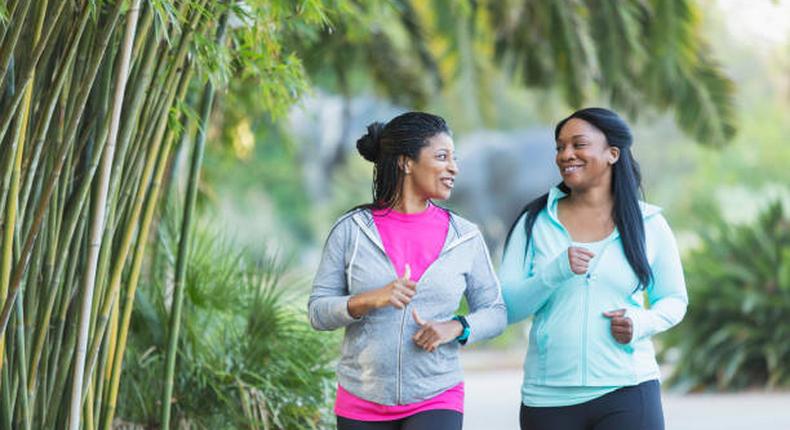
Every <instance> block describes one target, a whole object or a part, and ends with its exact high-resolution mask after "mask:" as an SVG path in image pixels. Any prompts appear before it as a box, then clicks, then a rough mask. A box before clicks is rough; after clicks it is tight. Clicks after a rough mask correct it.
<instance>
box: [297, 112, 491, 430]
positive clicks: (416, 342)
mask: <svg viewBox="0 0 790 430" xmlns="http://www.w3.org/2000/svg"><path fill="white" fill-rule="evenodd" d="M357 149H358V150H359V153H360V155H362V157H364V158H365V159H366V160H368V161H370V162H372V163H374V170H373V172H374V173H373V201H372V202H371V203H369V204H365V205H362V206H359V207H357V208H354V209H352V210H350V211H349V212H348V213H347V214H346V215H344V216H342V217H341V218H340V219H339V220H338V221H337V222H336V223H335V226H334V227H333V228H332V230H331V231H330V233H329V237H328V238H327V241H326V244H325V245H324V253H323V257H322V259H321V264H320V266H319V268H318V272H317V273H316V277H315V281H314V282H313V291H312V294H311V295H310V300H309V304H308V308H309V313H310V322H311V323H312V325H313V327H315V328H316V329H318V330H334V329H339V328H344V329H345V336H344V338H343V347H342V352H341V357H340V360H339V361H338V364H337V380H338V387H337V398H336V401H335V414H336V415H337V427H338V429H339V430H460V429H461V426H462V422H463V410H464V384H463V375H462V372H461V365H460V362H459V360H458V350H459V348H460V347H461V345H465V344H468V343H472V342H476V341H477V340H480V339H485V338H489V337H493V336H496V335H497V334H499V333H500V332H501V331H502V330H503V329H504V327H505V323H506V316H505V305H504V303H503V302H502V294H501V291H500V288H499V283H498V281H497V278H496V275H495V274H494V271H493V268H492V266H491V262H490V259H489V257H488V251H487V249H486V244H485V241H484V240H483V236H482V235H481V233H480V230H478V228H477V227H476V226H475V225H474V224H472V223H471V222H469V221H466V220H465V219H463V218H462V217H460V216H458V215H457V214H455V213H452V212H450V211H447V210H445V209H443V208H441V207H439V206H437V205H436V204H434V201H436V200H445V199H447V198H448V197H450V193H451V192H452V189H453V185H454V183H455V177H456V175H457V174H458V166H457V165H456V163H455V146H454V144H453V140H452V137H451V134H450V129H449V128H448V127H447V124H446V123H445V121H444V119H442V118H441V117H438V116H436V115H431V114H428V113H424V112H407V113H405V114H402V115H399V116H397V117H395V118H393V119H392V120H390V121H389V122H388V123H386V124H382V123H378V122H376V123H373V124H371V125H370V126H368V132H367V134H365V135H364V136H362V137H361V138H360V139H359V140H358V141H357ZM464 296H465V297H466V300H467V303H468V304H469V314H467V315H465V316H461V315H455V311H456V310H457V309H458V306H459V303H460V301H461V298H462V297H464Z"/></svg>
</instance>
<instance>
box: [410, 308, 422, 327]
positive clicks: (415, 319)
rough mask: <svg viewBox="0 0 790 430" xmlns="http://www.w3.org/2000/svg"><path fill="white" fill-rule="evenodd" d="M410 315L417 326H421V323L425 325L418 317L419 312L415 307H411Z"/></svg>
mask: <svg viewBox="0 0 790 430" xmlns="http://www.w3.org/2000/svg"><path fill="white" fill-rule="evenodd" d="M411 316H413V317H414V322H416V323H417V325H418V326H420V327H422V326H423V325H425V320H423V319H422V318H420V314H418V313H417V309H415V308H412V310H411Z"/></svg>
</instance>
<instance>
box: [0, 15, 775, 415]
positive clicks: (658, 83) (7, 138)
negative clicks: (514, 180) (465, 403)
mask: <svg viewBox="0 0 790 430" xmlns="http://www.w3.org/2000/svg"><path fill="white" fill-rule="evenodd" d="M753 10H761V11H763V15H762V16H760V17H758V20H755V18H754V17H753V16H752V15H750V14H751V13H752V12H751V11H753ZM787 15H788V7H787V5H786V2H782V1H776V2H771V1H768V0H765V1H762V0H761V1H758V2H737V1H714V0H650V1H642V0H628V1H619V2H606V1H595V0H562V1H552V2H523V1H515V0H507V1H493V0H492V1H466V0H430V1H413V0H373V1H365V2H358V1H352V0H301V1H298V2H293V1H285V0H246V1H221V2H215V1H205V0H150V1H140V2H137V1H131V0H75V1H69V2H60V1H46V0H35V1H26V0H5V1H3V2H0V37H1V39H0V107H1V108H2V109H0V175H2V184H1V185H2V186H1V187H0V227H2V228H1V230H2V231H0V237H2V253H0V305H2V306H1V308H2V314H1V316H2V318H0V322H2V326H1V327H0V328H2V333H0V334H1V335H2V336H1V337H0V356H2V361H0V366H1V368H0V427H3V428H27V429H29V428H64V427H68V428H70V429H78V428H91V429H92V428H97V427H101V428H112V427H113V426H131V427H134V426H138V427H139V426H145V427H153V428H156V427H159V426H164V427H176V426H192V427H198V428H216V427H227V428H249V427H252V428H264V429H269V428H305V427H307V428H310V427H315V428H323V427H326V426H331V424H327V422H326V420H327V418H328V417H331V414H330V413H328V412H327V411H328V409H327V408H328V407H329V406H330V400H331V397H332V389H333V386H334V379H333V376H332V372H331V361H332V360H333V358H334V357H335V356H336V342H337V336H339V335H340V333H334V334H332V335H322V336H319V335H317V334H316V333H314V332H312V331H311V330H310V329H309V327H308V325H307V321H306V318H305V316H304V314H303V309H304V302H305V298H306V292H307V290H308V289H309V284H310V279H311V277H312V273H313V271H314V270H315V267H316V265H317V258H318V253H319V251H320V247H321V245H322V243H323V238H324V236H325V234H326V232H327V230H328V228H329V226H330V225H331V224H332V222H333V220H334V219H335V218H336V217H337V216H338V215H339V214H340V213H342V212H343V211H345V210H346V209H347V208H349V207H351V206H353V205H355V204H359V203H362V202H365V201H367V200H368V199H369V196H370V165H369V164H367V163H365V162H364V161H363V160H361V159H360V157H357V156H356V154H355V152H354V149H353V142H354V141H355V139H356V137H357V136H358V135H359V134H361V133H362V131H363V130H364V125H365V124H366V123H367V122H369V121H372V120H385V119H387V118H390V117H392V116H393V115H394V114H396V113H398V112H401V111H404V110H408V109H423V110H429V111H433V112H437V113H440V114H442V115H443V116H445V117H446V118H447V119H448V120H449V122H450V124H451V126H452V128H453V130H454V132H455V135H454V137H455V140H456V142H457V144H458V149H459V152H460V154H461V157H462V158H463V156H464V152H465V151H466V150H469V152H470V153H472V151H473V150H474V151H477V152H474V154H476V156H477V157H481V156H482V155H485V154H486V153H487V152H486V151H489V150H494V146H496V145H494V144H491V145H490V148H489V145H488V143H489V142H486V141H484V142H482V144H479V142H478V145H477V146H475V141H474V136H479V132H481V131H492V130H493V131H496V132H498V133H500V134H501V135H502V136H510V137H509V138H508V139H510V141H509V143H508V144H509V145H511V147H513V148H516V149H517V150H518V148H521V147H522V146H519V145H523V148H530V149H529V151H532V149H534V148H535V147H534V146H529V145H528V144H532V143H536V144H541V142H544V143H545V144H546V145H550V144H551V133H550V131H549V129H550V127H551V126H552V125H553V123H554V122H556V121H557V120H558V119H559V118H562V117H564V116H565V115H567V113H568V112H569V111H571V110H572V109H574V108H577V107H580V106H585V105H603V106H611V107H613V108H615V109H617V110H619V111H621V112H623V113H624V114H625V115H627V117H628V118H629V120H630V121H631V122H632V124H633V125H634V131H635V134H636V137H637V145H636V151H637V157H638V158H639V160H640V161H641V163H642V165H643V169H644V173H645V182H646V191H647V199H648V200H650V201H651V202H653V203H656V204H658V205H660V206H663V207H664V209H665V211H666V214H667V216H668V218H669V220H670V223H671V224H672V226H673V228H674V230H675V232H676V234H677V236H678V238H679V242H680V244H681V247H682V248H683V250H684V252H685V253H684V262H685V265H686V269H687V272H688V273H687V275H688V279H689V282H688V285H689V292H690V295H691V299H692V306H691V307H690V308H689V315H688V317H687V321H686V322H685V323H683V324H682V325H681V326H680V327H678V328H677V329H676V330H675V331H673V332H670V333H669V334H668V335H667V336H666V337H665V338H660V339H659V345H660V346H661V347H662V350H663V352H664V356H665V357H666V359H667V362H669V363H670V364H673V365H674V366H675V368H676V369H677V373H676V376H675V380H676V381H677V382H678V383H679V384H680V386H681V387H682V388H686V389H705V388H713V389H728V388H743V387H755V386H768V387H775V388H778V387H787V384H788V378H787V376H786V375H787V374H788V370H787V366H788V363H790V360H787V359H786V354H787V350H788V347H787V345H788V342H789V341H788V340H787V339H788V336H786V333H785V331H783V330H785V329H786V327H785V325H783V324H782V321H786V320H788V318H789V317H790V315H788V309H787V308H786V306H784V307H783V305H782V306H780V305H778V303H782V302H781V300H784V299H782V297H783V296H782V293H781V292H782V291H784V292H786V291H787V282H788V278H787V276H786V275H785V274H784V273H785V271H784V269H783V268H785V267H786V256H787V247H788V244H787V241H786V240H784V239H783V238H784V237H785V233H786V232H785V230H786V228H785V227H786V223H787V221H786V219H787V218H786V215H784V217H782V216H781V215H777V214H778V213H779V212H778V211H779V210H778V209H776V208H773V209H769V208H768V205H767V204H766V202H767V201H775V200H784V201H785V202H787V200H788V199H789V197H788V184H790V169H787V167H786V166H787V165H788V164H790V146H788V145H786V144H785V142H784V139H783V137H784V136H787V135H788V134H790V117H789V116H790V115H789V114H788V112H790V109H788V108H789V107H790V106H788V104H790V82H788V76H790V55H788V54H789V51H790V49H788V48H790V45H789V44H788V43H789V42H788V29H787V24H786V23H787V22H790V17H787ZM750 17H751V18H750ZM783 17H785V18H783ZM523 130H529V131H531V132H532V133H533V135H536V136H545V137H541V138H540V139H538V140H539V142H521V141H518V140H517V139H516V138H514V137H513V136H516V135H518V134H517V133H518V132H521V131H523ZM481 147H482V149H480V148H481ZM465 148H466V149H465ZM523 151H527V149H524V150H523ZM536 153H537V152H536ZM546 165H547V166H548V168H549V169H550V160H547V161H546ZM536 172H537V171H536ZM479 173H480V172H478V174H479ZM514 173H518V172H514ZM462 174H466V175H468V176H469V177H474V176H473V175H474V174H475V172H474V171H466V172H463V173H462ZM533 175H537V173H534V174H533ZM513 177H515V176H513ZM497 198H498V199H500V200H501V199H514V200H519V201H522V200H523V201H527V200H528V199H529V196H527V195H523V196H522V195H518V196H515V197H513V196H505V195H498V197H497ZM449 204H450V205H452V206H453V207H454V208H456V209H457V210H459V211H461V212H462V213H471V210H470V208H469V207H465V206H464V204H466V203H463V202H461V201H453V200H451V201H450V202H449ZM788 204H789V203H785V206H784V207H785V208H787V207H790V206H788ZM164 207H168V208H170V209H168V210H167V211H164V210H163V209H162V208H164ZM776 207H778V206H776ZM785 211H786V209H785ZM760 212H763V215H762V216H761V218H759V219H758V217H757V214H758V213H760ZM785 213H786V212H785ZM499 218H503V219H498V220H497V222H498V223H500V224H502V225H508V224H509V223H510V221H511V220H509V219H504V218H507V217H506V216H500V217H499ZM473 221H476V222H479V223H481V224H482V223H484V222H488V221H489V220H483V219H480V220H478V219H473ZM490 239H492V240H493V241H494V243H497V241H496V239H495V238H490ZM493 251H494V255H496V254H497V253H498V250H497V249H494V250H493ZM274 255H277V256H280V257H277V258H275V257H273V256H274ZM283 261H287V262H288V264H287V265H285V264H282V263H281V262H283ZM722 261H724V262H725V264H722ZM732 262H735V263H738V264H734V263H733V264H730V263H732ZM737 267H740V269H737V270H736V272H737V273H733V270H734V268H737ZM138 285H139V287H138ZM771 318H773V319H771ZM723 327H724V328H723ZM522 329H523V327H514V328H511V329H510V330H509V332H508V333H507V334H506V335H505V336H503V337H501V338H500V339H497V340H496V341H495V342H493V343H490V344H487V345H483V346H482V347H484V348H485V347H488V348H523V345H524V342H523V333H522ZM180 332H182V334H180V335H179V333H180ZM705 334H707V335H708V336H705ZM695 336H696V337H695ZM678 339H697V340H698V341H699V343H698V345H690V344H689V343H688V341H687V340H686V341H680V340H678ZM714 341H715V342H714ZM717 342H723V343H717ZM725 344H726V346H727V348H722V347H721V345H725ZM697 346H698V347H697ZM702 351H705V352H704V354H703V353H702ZM75 381H76V382H75ZM171 388H172V391H171ZM116 405H117V407H118V411H117V413H116ZM171 409H172V416H173V420H172V421H171V420H170V415H171V412H170V411H171Z"/></svg>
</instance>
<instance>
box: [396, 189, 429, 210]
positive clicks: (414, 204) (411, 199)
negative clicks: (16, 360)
mask: <svg viewBox="0 0 790 430" xmlns="http://www.w3.org/2000/svg"><path fill="white" fill-rule="evenodd" d="M409 194H410V193H409ZM427 208H428V199H426V198H424V197H419V196H416V195H413V194H412V195H408V194H407V195H404V196H403V197H402V198H401V199H400V201H399V202H398V203H396V204H395V206H394V207H393V209H395V210H396V211H398V212H400V213H404V214H413V213H418V212H422V211H424V210H425V209H427Z"/></svg>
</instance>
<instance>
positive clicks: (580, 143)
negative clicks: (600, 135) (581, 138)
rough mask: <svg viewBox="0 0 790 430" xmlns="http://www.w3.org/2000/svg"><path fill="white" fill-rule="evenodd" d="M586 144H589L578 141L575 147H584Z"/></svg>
mask: <svg viewBox="0 0 790 430" xmlns="http://www.w3.org/2000/svg"><path fill="white" fill-rule="evenodd" d="M585 146H587V143H585V142H576V143H574V144H573V147H574V148H576V149H579V148H584V147H585Z"/></svg>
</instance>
